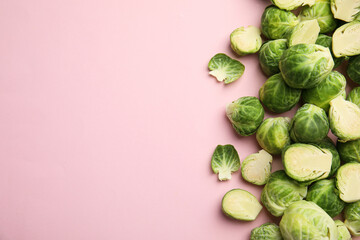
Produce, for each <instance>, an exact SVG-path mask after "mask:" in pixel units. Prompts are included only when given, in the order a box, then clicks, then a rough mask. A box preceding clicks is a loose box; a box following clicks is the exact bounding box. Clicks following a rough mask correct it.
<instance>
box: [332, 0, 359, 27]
mask: <svg viewBox="0 0 360 240" xmlns="http://www.w3.org/2000/svg"><path fill="white" fill-rule="evenodd" d="M331 11H332V12H333V14H334V17H335V18H337V19H340V20H343V21H345V22H351V21H353V20H354V19H355V18H356V16H357V15H358V14H359V11H360V1H359V0H331Z"/></svg>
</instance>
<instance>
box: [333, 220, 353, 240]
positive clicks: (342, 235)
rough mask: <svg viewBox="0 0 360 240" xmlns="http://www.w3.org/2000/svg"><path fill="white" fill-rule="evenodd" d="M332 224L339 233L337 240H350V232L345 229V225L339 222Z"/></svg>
mask: <svg viewBox="0 0 360 240" xmlns="http://www.w3.org/2000/svg"><path fill="white" fill-rule="evenodd" d="M334 222H335V224H336V227H337V229H338V231H339V238H338V240H351V235H350V232H349V230H348V229H347V227H346V225H345V224H344V223H343V222H342V221H340V220H335V221H334Z"/></svg>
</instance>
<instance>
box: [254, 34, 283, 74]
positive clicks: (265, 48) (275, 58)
mask: <svg viewBox="0 0 360 240" xmlns="http://www.w3.org/2000/svg"><path fill="white" fill-rule="evenodd" d="M286 49H287V40H286V39H276V40H270V41H267V42H266V43H264V44H263V45H262V46H261V48H260V51H259V62H260V67H261V69H262V70H263V72H264V73H265V74H266V75H267V76H272V75H274V74H276V73H279V72H280V69H279V60H280V57H281V55H282V54H283V53H284V51H285V50H286Z"/></svg>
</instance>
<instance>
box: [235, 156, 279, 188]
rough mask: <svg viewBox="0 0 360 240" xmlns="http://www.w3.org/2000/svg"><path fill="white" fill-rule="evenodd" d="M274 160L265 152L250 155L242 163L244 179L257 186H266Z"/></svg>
mask: <svg viewBox="0 0 360 240" xmlns="http://www.w3.org/2000/svg"><path fill="white" fill-rule="evenodd" d="M272 160H273V158H272V156H271V155H270V154H269V153H268V152H266V151H265V150H260V151H259V152H258V153H254V154H250V155H249V156H247V157H246V158H245V159H244V161H243V162H242V168H241V175H242V177H243V178H244V179H245V180H246V181H248V182H250V183H253V184H255V185H264V184H265V183H266V182H267V181H268V179H269V177H270V173H271V163H272Z"/></svg>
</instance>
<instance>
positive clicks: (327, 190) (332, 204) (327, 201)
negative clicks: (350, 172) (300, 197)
mask: <svg viewBox="0 0 360 240" xmlns="http://www.w3.org/2000/svg"><path fill="white" fill-rule="evenodd" d="M306 200H308V201H312V202H314V203H316V204H317V205H318V206H319V207H321V208H322V209H324V211H325V212H326V213H327V214H329V216H330V217H335V216H337V215H338V214H340V213H341V211H342V210H343V209H344V207H345V203H344V202H343V201H342V200H341V199H340V198H339V191H338V190H337V189H336V187H335V179H334V178H332V179H323V180H320V181H317V182H315V183H314V184H312V185H311V186H310V187H309V189H308V193H307V195H306Z"/></svg>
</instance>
